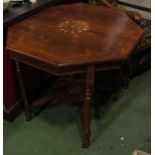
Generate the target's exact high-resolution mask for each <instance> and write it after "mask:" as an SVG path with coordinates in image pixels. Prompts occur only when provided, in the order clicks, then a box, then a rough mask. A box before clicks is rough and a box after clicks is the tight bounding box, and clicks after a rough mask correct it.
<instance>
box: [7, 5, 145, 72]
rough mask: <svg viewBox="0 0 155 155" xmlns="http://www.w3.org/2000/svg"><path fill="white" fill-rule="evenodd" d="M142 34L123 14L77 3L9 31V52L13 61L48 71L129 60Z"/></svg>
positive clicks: (28, 20) (19, 24) (26, 21)
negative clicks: (52, 68)
mask: <svg viewBox="0 0 155 155" xmlns="http://www.w3.org/2000/svg"><path fill="white" fill-rule="evenodd" d="M142 34H143V30H142V29H141V28H140V27H139V26H138V25H136V24H135V23H134V22H133V21H132V20H131V19H130V18H129V17H128V16H127V15H126V14H125V13H124V12H122V11H118V10H112V9H108V8H105V7H103V6H96V5H93V4H82V3H77V4H71V5H61V6H54V7H50V8H48V9H45V10H43V11H41V12H39V13H37V14H36V15H33V16H32V17H30V18H28V19H26V20H24V21H22V22H20V23H18V24H16V25H14V26H13V27H11V28H9V32H8V43H7V49H8V50H9V51H10V54H11V57H12V58H14V59H16V60H19V61H21V62H24V63H27V64H30V65H33V66H36V67H38V68H45V70H47V71H48V70H50V68H51V66H53V67H55V68H63V67H64V68H65V67H71V66H81V65H86V64H92V63H105V62H107V61H115V60H122V59H126V58H127V57H128V56H129V55H130V54H131V52H132V51H133V49H134V48H135V46H136V45H137V43H138V41H139V40H140V38H141V36H142ZM38 64H39V65H38Z"/></svg>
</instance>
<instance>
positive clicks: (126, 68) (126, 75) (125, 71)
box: [122, 58, 130, 89]
mask: <svg viewBox="0 0 155 155" xmlns="http://www.w3.org/2000/svg"><path fill="white" fill-rule="evenodd" d="M129 73H130V58H129V59H128V60H127V61H126V62H125V64H124V66H123V81H122V82H123V88H124V89H127V88H128V85H129V80H130V79H129Z"/></svg>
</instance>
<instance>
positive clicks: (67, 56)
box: [7, 3, 143, 147]
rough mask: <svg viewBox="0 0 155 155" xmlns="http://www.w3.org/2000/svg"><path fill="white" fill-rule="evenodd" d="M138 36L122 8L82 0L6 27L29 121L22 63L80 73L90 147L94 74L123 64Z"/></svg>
mask: <svg viewBox="0 0 155 155" xmlns="http://www.w3.org/2000/svg"><path fill="white" fill-rule="evenodd" d="M129 27H130V29H129ZM142 34H143V30H142V29H141V28H140V27H139V26H138V25H136V24H135V23H134V22H133V21H132V20H131V19H130V18H129V17H128V16H127V15H126V14H125V13H124V12H122V11H119V10H113V9H108V8H105V7H99V6H96V5H91V4H90V5H89V4H82V3H79V4H73V5H62V6H57V7H50V8H48V9H46V10H44V11H42V12H40V13H38V14H36V15H33V16H32V17H30V18H28V19H26V20H24V21H22V22H21V23H19V24H16V25H14V26H13V27H11V28H9V31H8V43H7V50H8V51H9V53H10V56H11V58H12V59H13V60H14V61H15V62H16V69H17V74H18V77H19V83H20V87H21V92H22V95H23V99H24V102H25V111H26V118H27V120H30V119H31V105H30V103H29V102H28V99H27V95H26V91H25V86H24V81H23V77H22V71H21V69H20V63H24V64H27V65H30V66H33V67H35V68H39V69H41V70H43V71H46V72H48V73H50V74H53V75H57V76H72V75H75V74H77V75H82V76H83V77H84V78H85V79H84V81H85V85H81V87H82V88H83V89H84V93H83V99H84V103H83V104H82V105H81V112H82V124H83V147H88V146H89V138H90V112H91V104H92V97H93V92H94V85H95V72H97V71H104V70H109V69H110V68H113V69H114V68H116V69H117V68H120V69H121V68H124V64H126V62H127V61H128V58H129V57H130V55H131V53H132V51H133V49H134V48H135V47H136V45H137V43H138V42H139V40H140V38H141V36H142ZM71 91H72V90H71Z"/></svg>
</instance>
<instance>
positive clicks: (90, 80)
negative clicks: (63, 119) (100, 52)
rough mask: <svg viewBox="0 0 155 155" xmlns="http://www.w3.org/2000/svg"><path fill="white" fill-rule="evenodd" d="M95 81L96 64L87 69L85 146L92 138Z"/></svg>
mask: <svg viewBox="0 0 155 155" xmlns="http://www.w3.org/2000/svg"><path fill="white" fill-rule="evenodd" d="M94 81H95V69H94V66H88V67H87V71H86V89H85V101H84V103H83V104H82V107H81V116H82V125H83V145H82V147H83V148H87V147H88V146H89V139H90V115H91V106H92V94H93V89H94Z"/></svg>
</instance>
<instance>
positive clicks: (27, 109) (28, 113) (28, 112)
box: [15, 61, 32, 121]
mask: <svg viewBox="0 0 155 155" xmlns="http://www.w3.org/2000/svg"><path fill="white" fill-rule="evenodd" d="M15 64H16V71H17V76H18V81H19V86H20V89H21V94H22V98H23V100H24V106H25V115H26V120H27V121H30V120H31V119H32V116H31V106H30V104H29V103H28V99H27V94H26V91H25V86H24V82H23V77H22V73H21V69H20V63H19V62H18V61H15Z"/></svg>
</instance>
